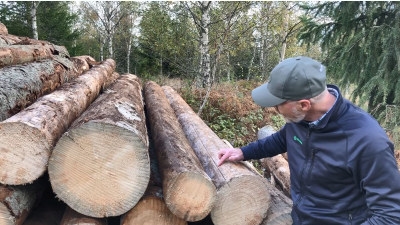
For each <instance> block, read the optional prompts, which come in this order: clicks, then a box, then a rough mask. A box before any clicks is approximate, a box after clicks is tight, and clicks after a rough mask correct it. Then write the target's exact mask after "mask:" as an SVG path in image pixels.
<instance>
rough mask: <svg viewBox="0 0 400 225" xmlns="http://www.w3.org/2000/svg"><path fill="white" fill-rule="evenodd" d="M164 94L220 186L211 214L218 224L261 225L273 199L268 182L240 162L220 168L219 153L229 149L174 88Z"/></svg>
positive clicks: (229, 163) (196, 150)
mask: <svg viewBox="0 0 400 225" xmlns="http://www.w3.org/2000/svg"><path fill="white" fill-rule="evenodd" d="M163 89H164V92H165V93H166V96H167V98H168V100H169V102H170V104H171V106H172V108H173V109H174V111H175V114H176V116H177V118H178V121H179V122H180V124H181V125H182V128H183V130H184V132H185V134H186V137H187V138H188V140H189V142H190V144H191V145H192V147H193V149H194V151H195V152H196V154H197V156H198V158H199V159H200V161H201V163H202V165H203V167H204V169H205V171H206V173H207V174H208V175H209V176H210V177H211V179H212V180H213V182H214V184H215V186H216V187H217V190H218V192H217V202H216V204H215V206H214V208H213V209H212V211H211V219H212V221H213V223H214V224H215V225H222V224H227V225H259V224H260V223H261V222H262V221H263V220H264V218H266V216H267V210H268V208H269V207H270V200H271V196H270V194H269V190H268V183H267V181H266V179H264V178H263V177H261V176H259V175H257V174H255V173H254V172H253V170H252V169H249V168H248V167H247V166H246V165H244V164H243V163H241V162H238V163H232V162H227V163H224V164H223V165H221V166H220V167H218V166H217V164H218V161H219V159H218V151H219V150H220V149H222V148H227V147H228V146H227V145H226V144H225V143H224V142H223V141H222V140H221V139H220V138H219V137H218V136H217V135H216V134H215V133H214V132H213V131H212V130H211V129H210V128H209V127H208V126H207V125H206V124H205V123H204V122H203V121H202V120H201V118H200V117H198V116H197V114H196V113H195V112H194V111H193V110H192V109H191V108H190V106H189V105H188V104H187V103H186V102H185V101H184V100H183V99H182V98H181V97H180V96H179V94H178V93H177V92H176V91H174V90H173V89H172V88H171V87H168V86H164V87H163Z"/></svg>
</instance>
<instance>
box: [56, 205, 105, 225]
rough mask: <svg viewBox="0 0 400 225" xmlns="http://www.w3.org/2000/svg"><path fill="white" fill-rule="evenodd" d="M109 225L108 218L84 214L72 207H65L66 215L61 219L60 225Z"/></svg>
mask: <svg viewBox="0 0 400 225" xmlns="http://www.w3.org/2000/svg"><path fill="white" fill-rule="evenodd" d="M79 224H82V225H107V219H106V218H94V217H90V216H86V215H82V214H80V213H78V212H76V211H75V210H73V209H71V208H70V207H68V206H67V207H65V212H64V215H63V217H62V219H61V222H60V225H79Z"/></svg>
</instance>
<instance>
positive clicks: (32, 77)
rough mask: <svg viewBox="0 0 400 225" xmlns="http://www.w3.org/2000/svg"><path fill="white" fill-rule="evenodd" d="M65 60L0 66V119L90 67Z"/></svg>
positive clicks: (19, 109) (24, 106) (5, 117)
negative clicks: (0, 67) (62, 61)
mask: <svg viewBox="0 0 400 225" xmlns="http://www.w3.org/2000/svg"><path fill="white" fill-rule="evenodd" d="M57 58H58V57H57ZM64 61H65V62H64V63H63V64H61V63H59V62H57V61H55V60H45V61H42V62H33V63H29V64H24V65H15V66H12V67H4V68H2V69H0V121H1V120H5V119H7V118H9V117H11V116H13V115H15V114H16V113H18V112H19V111H21V110H22V109H24V108H26V107H27V106H29V105H30V104H32V103H33V102H35V101H36V100H37V99H38V98H39V97H40V96H43V95H45V94H48V93H51V92H52V91H54V90H55V89H56V88H58V87H59V86H61V85H62V84H64V83H66V82H68V81H71V80H73V79H75V78H76V77H78V76H79V75H81V74H82V72H84V71H87V70H88V69H89V68H87V64H85V63H84V62H82V61H78V60H74V61H69V60H64Z"/></svg>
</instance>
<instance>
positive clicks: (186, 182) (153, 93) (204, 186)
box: [145, 81, 216, 221]
mask: <svg viewBox="0 0 400 225" xmlns="http://www.w3.org/2000/svg"><path fill="white" fill-rule="evenodd" d="M145 102H146V107H147V116H148V120H149V123H150V128H151V133H152V138H153V141H154V148H155V151H156V153H157V156H158V162H159V165H160V171H161V174H162V180H163V192H164V199H165V202H166V204H167V206H168V208H169V209H170V210H171V212H172V213H174V214H175V215H177V216H178V217H180V218H182V219H184V220H186V221H199V220H201V219H203V218H205V217H206V216H207V215H208V214H209V213H210V211H211V209H212V207H213V205H214V202H215V198H216V188H215V186H214V184H213V183H212V181H211V179H210V178H209V177H208V175H207V174H206V173H205V172H204V169H203V167H202V165H201V163H200V161H199V159H198V158H197V156H196V154H195V153H194V151H193V149H192V147H191V146H190V143H189V142H188V140H187V139H186V137H185V133H184V132H183V130H182V128H181V126H180V124H179V122H178V120H177V118H176V116H175V113H174V111H173V109H172V108H171V106H170V104H169V102H168V100H167V98H166V96H165V94H164V91H163V90H162V88H161V87H160V86H159V85H158V84H156V83H155V82H152V81H150V82H147V83H146V85H145Z"/></svg>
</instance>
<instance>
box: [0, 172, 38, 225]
mask: <svg viewBox="0 0 400 225" xmlns="http://www.w3.org/2000/svg"><path fill="white" fill-rule="evenodd" d="M43 184H44V180H43V179H38V180H37V181H35V182H34V183H32V184H29V185H16V186H7V185H2V184H0V224H2V225H21V224H23V223H24V221H25V219H26V218H27V216H28V215H29V213H30V212H31V210H32V209H33V207H34V205H35V203H37V202H38V201H39V200H40V198H41V196H42V193H43V192H42V189H43V186H44V185H43Z"/></svg>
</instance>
